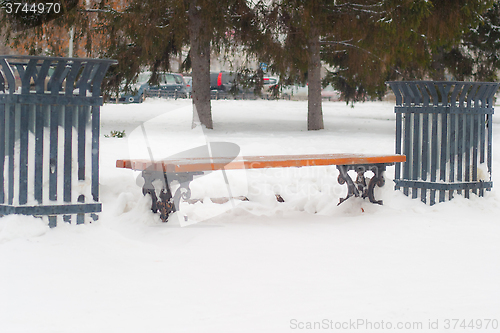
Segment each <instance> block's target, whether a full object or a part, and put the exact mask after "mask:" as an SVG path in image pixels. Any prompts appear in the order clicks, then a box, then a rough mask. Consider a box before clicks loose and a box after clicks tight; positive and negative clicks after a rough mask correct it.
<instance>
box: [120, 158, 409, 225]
mask: <svg viewBox="0 0 500 333" xmlns="http://www.w3.org/2000/svg"><path fill="white" fill-rule="evenodd" d="M405 160H406V157H405V156H404V155H369V154H314V155H274V156H246V157H240V156H238V157H236V158H231V157H214V158H210V157H182V158H181V157H176V158H170V159H165V160H161V161H150V160H141V159H127V160H117V161H116V167H118V168H126V169H132V170H136V171H141V172H142V177H143V178H144V186H143V193H144V195H146V194H150V195H151V197H152V210H153V211H154V212H157V211H160V217H161V219H162V220H163V221H166V220H167V218H168V215H169V214H170V213H172V212H174V211H176V210H177V209H178V207H179V202H180V199H181V198H182V199H184V200H187V199H189V198H190V196H191V191H190V189H189V183H190V182H191V181H192V180H193V179H194V176H197V175H202V174H204V173H205V172H210V171H214V170H223V171H225V170H235V169H262V168H288V167H305V166H326V165H335V166H337V169H338V170H339V177H338V182H339V183H340V184H347V187H348V193H347V197H346V198H341V199H340V202H339V204H340V203H342V202H343V201H345V200H347V199H348V198H349V197H351V196H356V197H362V198H366V197H367V198H369V200H370V202H373V203H377V204H382V201H380V200H375V198H374V195H373V189H374V187H375V186H383V185H384V182H385V181H384V178H383V173H384V171H385V169H386V166H388V165H393V164H394V163H399V162H404V161H405ZM349 170H355V171H356V172H357V177H356V180H354V181H353V180H352V178H351V177H350V176H349V174H348V171H349ZM366 171H371V172H372V173H373V176H372V178H369V179H368V178H365V176H364V175H365V172H366ZM157 180H162V183H163V188H161V189H160V190H159V193H160V195H159V196H157V195H156V193H157V191H155V188H154V185H153V183H154V182H156V181H157ZM174 180H175V181H177V182H178V183H179V184H180V186H179V188H178V189H177V191H176V193H175V194H174V195H172V192H171V191H170V184H171V182H172V181H174Z"/></svg>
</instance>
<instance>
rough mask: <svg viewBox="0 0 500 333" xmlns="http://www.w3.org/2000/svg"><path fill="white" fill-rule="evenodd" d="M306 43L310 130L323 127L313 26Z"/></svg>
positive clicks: (315, 39)
mask: <svg viewBox="0 0 500 333" xmlns="http://www.w3.org/2000/svg"><path fill="white" fill-rule="evenodd" d="M308 44H309V64H308V70H307V72H308V77H307V78H308V80H307V81H308V96H307V102H308V104H307V109H308V112H307V130H309V131H311V130H320V129H323V128H324V124H323V111H322V109H321V57H320V53H319V50H320V45H319V33H318V32H317V29H316V28H315V27H312V28H311V35H310V36H309V42H308Z"/></svg>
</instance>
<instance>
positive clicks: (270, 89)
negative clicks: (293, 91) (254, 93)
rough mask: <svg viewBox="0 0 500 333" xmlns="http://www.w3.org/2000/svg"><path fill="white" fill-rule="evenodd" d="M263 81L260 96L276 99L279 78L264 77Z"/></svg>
mask: <svg viewBox="0 0 500 333" xmlns="http://www.w3.org/2000/svg"><path fill="white" fill-rule="evenodd" d="M263 80H264V82H263V87H262V96H263V97H267V98H268V99H270V98H276V97H277V96H278V83H279V78H277V77H271V76H265V77H264V79H263Z"/></svg>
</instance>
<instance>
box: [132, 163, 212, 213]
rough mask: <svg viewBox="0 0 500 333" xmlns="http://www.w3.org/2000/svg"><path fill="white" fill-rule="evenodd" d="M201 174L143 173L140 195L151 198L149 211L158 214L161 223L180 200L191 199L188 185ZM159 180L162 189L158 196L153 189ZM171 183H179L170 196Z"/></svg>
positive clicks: (172, 211) (175, 209)
mask: <svg viewBox="0 0 500 333" xmlns="http://www.w3.org/2000/svg"><path fill="white" fill-rule="evenodd" d="M200 174H203V173H202V172H186V173H163V172H155V171H143V172H142V177H143V178H144V185H143V187H142V193H143V194H144V195H146V194H149V195H150V196H151V210H152V211H153V213H157V212H158V211H159V212H160V219H161V220H162V221H163V222H167V221H168V217H169V216H170V214H172V213H174V212H176V211H177V209H178V208H179V204H180V200H181V199H183V200H189V198H190V197H191V189H190V188H189V184H190V183H191V181H192V180H193V179H194V176H195V175H200ZM156 180H161V183H162V188H161V189H160V190H159V195H156V193H157V191H156V189H155V187H154V182H155V181H156ZM173 181H177V182H178V183H179V187H178V188H177V190H176V191H175V194H174V195H172V191H171V190H170V187H171V186H170V185H171V183H172V182H173Z"/></svg>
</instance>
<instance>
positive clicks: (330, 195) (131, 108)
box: [0, 100, 500, 333]
mask: <svg viewBox="0 0 500 333" xmlns="http://www.w3.org/2000/svg"><path fill="white" fill-rule="evenodd" d="M212 108H213V120H214V130H209V131H207V130H202V129H200V128H199V127H198V128H196V129H191V116H192V111H191V104H190V101H188V100H177V101H172V100H171V101H165V100H163V101H161V100H149V101H146V102H145V103H143V104H140V105H114V104H111V105H105V106H103V107H102V109H101V110H102V135H103V136H102V138H101V188H100V189H101V202H102V203H103V212H102V213H101V214H100V219H99V221H98V222H94V223H91V224H85V225H78V226H77V225H67V224H62V223H60V224H59V226H58V227H57V228H54V229H49V228H48V227H47V225H46V222H43V221H42V220H40V219H36V218H33V217H24V216H7V217H3V218H0V332H6V333H7V332H8V333H10V332H121V333H122V332H193V333H197V332H214V333H220V332H231V333H232V332H252V333H255V332H270V333H274V332H294V331H346V332H347V331H356V332H358V331H359V332H364V331H366V332H372V331H375V330H377V331H405V332H450V331H451V332H453V331H457V332H473V331H474V332H498V331H500V323H499V321H500V283H499V282H498V281H499V276H500V260H499V256H500V223H499V219H498V216H499V215H500V195H499V192H498V188H497V187H494V188H493V191H491V192H488V193H487V194H486V196H485V197H484V198H477V197H472V198H471V199H470V200H467V199H463V198H461V197H457V198H455V199H454V200H453V201H451V202H448V203H443V204H438V205H435V206H432V207H430V206H426V205H424V204H422V203H421V202H419V201H418V200H412V199H410V198H407V197H405V196H404V195H403V194H402V193H400V192H397V191H394V190H393V186H392V184H391V179H392V178H393V175H394V167H390V168H389V169H388V172H387V173H386V177H387V182H386V186H385V187H383V188H381V189H377V193H376V194H377V196H378V197H380V198H383V200H384V205H383V206H378V205H372V204H370V203H369V202H367V201H363V200H361V199H357V198H352V199H349V200H348V201H347V202H345V203H344V204H342V205H340V206H337V202H338V200H339V198H340V197H342V196H344V195H345V191H346V189H345V188H344V187H343V186H340V185H338V184H337V171H336V168H335V167H310V168H301V169H273V170H251V171H228V172H227V176H228V179H229V184H230V187H229V189H230V191H231V194H232V195H233V196H239V195H245V196H247V197H248V198H249V199H250V201H245V202H243V201H233V202H228V203H226V204H223V205H219V204H215V203H212V202H211V201H210V200H209V199H208V198H211V197H224V196H226V197H227V196H228V191H229V190H228V187H227V186H226V184H225V182H224V178H223V177H222V175H221V174H220V173H218V172H214V173H212V174H210V175H207V176H203V177H200V178H199V179H197V180H195V181H194V182H193V184H192V190H193V197H194V198H205V200H204V203H197V204H194V205H191V206H189V207H187V206H186V205H184V206H183V209H184V213H186V214H187V215H188V216H189V219H190V220H189V221H197V222H198V223H192V224H189V225H186V224H183V223H181V222H179V220H178V219H175V216H174V217H173V218H172V219H171V221H169V223H162V222H160V220H159V218H158V216H157V215H155V214H153V213H151V212H150V210H149V206H148V205H149V200H148V198H146V197H143V196H142V193H141V188H140V186H139V185H138V184H137V183H138V182H139V181H138V179H137V174H136V173H134V172H133V171H130V170H125V169H117V168H115V161H116V160H117V159H121V158H128V157H145V158H148V156H149V154H150V153H149V151H148V146H149V147H150V148H151V154H152V155H153V157H154V158H155V159H160V158H162V157H167V156H170V155H172V154H175V153H178V152H180V151H183V150H186V149H189V148H193V147H197V146H200V145H204V144H206V142H208V141H210V142H216V141H226V142H232V143H236V144H237V145H239V146H240V148H241V153H240V154H241V155H243V156H244V155H253V154H259V155H260V154H268V155H271V154H292V153H293V154H295V153H297V154H299V153H327V152H360V153H363V152H365V153H382V154H383V153H393V152H394V136H395V135H394V127H395V116H394V112H393V109H394V105H393V104H391V103H387V102H378V103H360V104H356V105H355V107H354V108H351V107H349V106H346V105H345V104H344V103H341V102H325V103H324V104H323V112H324V119H325V128H326V129H325V130H322V131H314V132H308V131H307V130H306V114H307V102H296V101H213V104H212ZM142 125H143V126H142ZM493 127H494V132H493V133H494V143H495V145H494V152H493V157H494V170H493V171H494V172H493V177H494V178H493V181H494V183H495V184H499V183H500V179H499V178H500V176H499V175H500V173H499V172H496V171H498V166H499V165H500V148H498V147H499V146H498V145H496V143H498V142H499V140H500V126H499V121H498V120H497V119H495V122H494V125H493ZM112 130H118V131H122V130H125V133H126V135H127V136H126V137H125V138H123V139H119V138H106V137H104V134H109V133H110V132H111V131H112ZM144 133H145V134H144ZM139 183H140V182H139ZM275 193H280V194H281V196H282V197H283V198H284V199H285V202H284V203H279V202H277V201H276V200H275V199H274V194H275ZM495 216H496V217H495ZM456 320H458V321H456ZM471 320H472V322H471Z"/></svg>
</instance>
